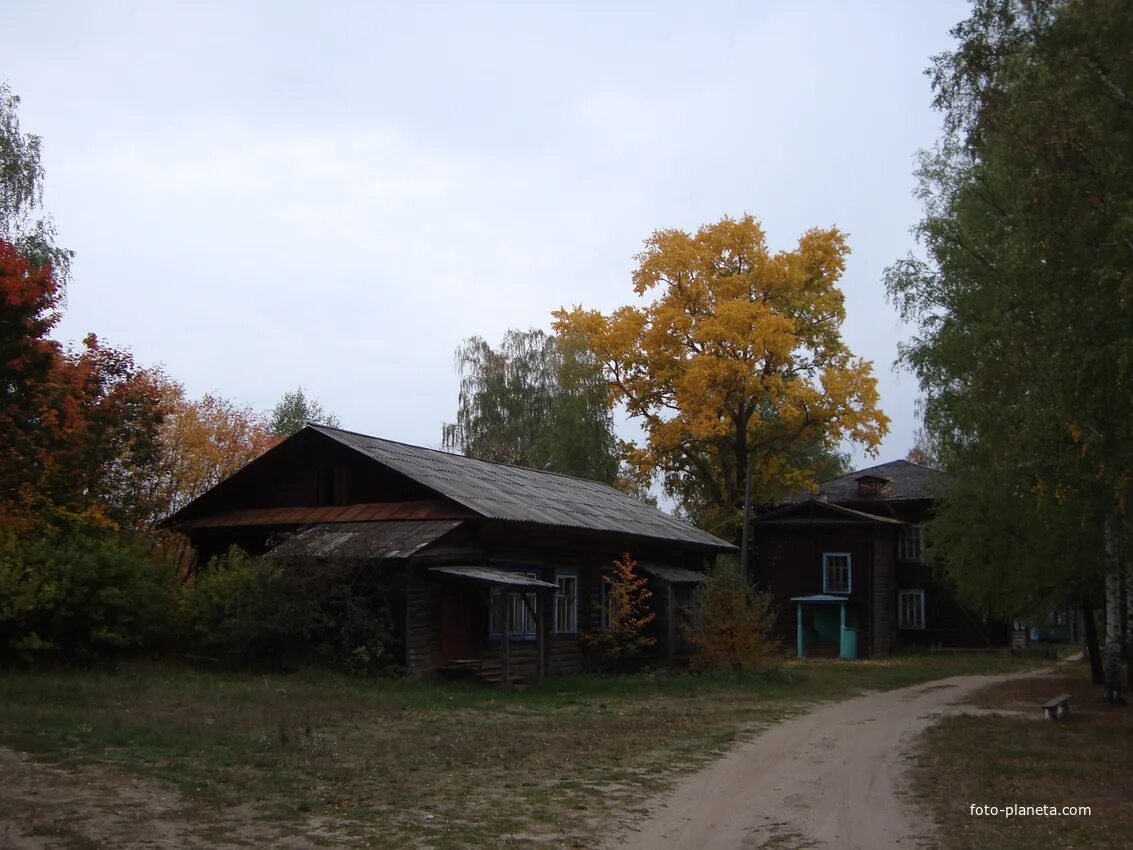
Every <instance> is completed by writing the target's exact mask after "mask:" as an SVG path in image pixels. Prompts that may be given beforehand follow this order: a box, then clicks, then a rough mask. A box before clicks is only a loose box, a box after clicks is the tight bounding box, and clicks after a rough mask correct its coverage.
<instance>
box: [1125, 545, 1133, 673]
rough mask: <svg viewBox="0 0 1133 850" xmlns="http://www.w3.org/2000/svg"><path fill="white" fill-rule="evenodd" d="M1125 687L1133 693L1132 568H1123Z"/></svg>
mask: <svg viewBox="0 0 1133 850" xmlns="http://www.w3.org/2000/svg"><path fill="white" fill-rule="evenodd" d="M1125 685H1126V687H1127V688H1128V690H1129V693H1133V568H1130V567H1129V566H1128V565H1126V567H1125Z"/></svg>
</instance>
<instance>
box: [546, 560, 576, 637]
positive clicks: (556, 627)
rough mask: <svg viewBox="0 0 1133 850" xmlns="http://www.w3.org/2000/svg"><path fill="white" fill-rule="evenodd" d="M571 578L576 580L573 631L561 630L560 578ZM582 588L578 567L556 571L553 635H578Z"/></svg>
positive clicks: (561, 568)
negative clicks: (559, 620)
mask: <svg viewBox="0 0 1133 850" xmlns="http://www.w3.org/2000/svg"><path fill="white" fill-rule="evenodd" d="M560 576H563V577H569V578H573V579H574V628H573V629H559V624H558V619H559V591H558V584H559V577H560ZM579 590H580V586H579V581H578V568H577V567H560V568H556V569H555V598H554V608H553V609H552V611H551V624H552V627H553V628H552V632H551V633H552V634H555V635H577V634H578V603H579V597H580V595H581V594H580V593H579Z"/></svg>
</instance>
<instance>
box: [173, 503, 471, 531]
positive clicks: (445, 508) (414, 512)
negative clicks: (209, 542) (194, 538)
mask: <svg viewBox="0 0 1133 850" xmlns="http://www.w3.org/2000/svg"><path fill="white" fill-rule="evenodd" d="M473 516H475V514H473V513H472V512H471V511H467V510H465V509H464V508H460V507H457V506H456V505H446V504H444V503H443V502H436V501H429V502H371V503H364V504H354V505H325V506H322V507H297V508H249V509H246V510H241V511H227V512H225V513H222V514H213V515H212V516H205V517H201V518H200V519H190V520H185V521H184V522H180V523H176V524H174V527H175V528H178V529H181V530H189V529H196V528H230V527H233V526H260V527H264V526H277V525H314V524H315V523H324V522H375V521H379V520H435V519H462V518H466V517H473Z"/></svg>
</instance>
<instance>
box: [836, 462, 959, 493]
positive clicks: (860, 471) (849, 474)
mask: <svg viewBox="0 0 1133 850" xmlns="http://www.w3.org/2000/svg"><path fill="white" fill-rule="evenodd" d="M895 463H907V464H908V465H909V466H915V467H917V468H918V469H927V470H928V471H929V472H940V470H939V469H937V468H936V467H934V466H926V465H925V464H923V463H915V462H914V461H911V460H908V459H906V458H903V457H899V458H897V459H896V460H887V461H885V463H875V464H874V465H873V466H867V467H864V468H863V469H852V470H850V471H849V472H844V473H842V474H841V475H835V476H834V477H833V478H827V479H825V480H824V481H820V482H818V483H819V485H820V486H821V485H822V484H829V483H830V482H831V481H841V480H842V479H843V478H854V477H858V476H862V475H865V474H866V473H868V472H872V471H873V470H875V469H880V468H881V467H883V466H892V465H893V464H895Z"/></svg>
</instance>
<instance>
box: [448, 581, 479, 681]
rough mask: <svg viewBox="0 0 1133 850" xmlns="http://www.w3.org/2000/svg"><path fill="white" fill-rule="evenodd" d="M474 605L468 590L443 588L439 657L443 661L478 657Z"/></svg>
mask: <svg viewBox="0 0 1133 850" xmlns="http://www.w3.org/2000/svg"><path fill="white" fill-rule="evenodd" d="M474 605H475V600H473V599H471V598H470V593H469V591H468V590H462V589H461V588H459V587H448V588H445V592H444V595H443V596H442V597H441V657H442V659H443V660H444V661H445V663H448V662H450V661H458V660H461V659H464V658H479V657H480V650H479V642H478V641H477V640H476V639H475V633H474V630H475V628H476V620H477V618H476V616H475V608H474Z"/></svg>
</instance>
